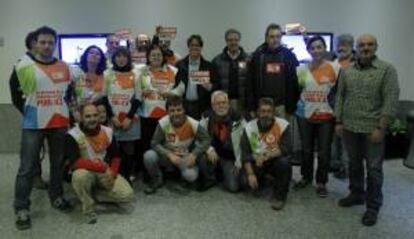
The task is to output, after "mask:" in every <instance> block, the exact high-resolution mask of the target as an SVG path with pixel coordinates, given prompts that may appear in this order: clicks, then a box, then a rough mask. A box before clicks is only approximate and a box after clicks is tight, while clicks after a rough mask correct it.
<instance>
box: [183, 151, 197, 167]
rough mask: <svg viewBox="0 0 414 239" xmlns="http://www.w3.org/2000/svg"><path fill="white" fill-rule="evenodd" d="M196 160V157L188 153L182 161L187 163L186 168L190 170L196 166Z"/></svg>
mask: <svg viewBox="0 0 414 239" xmlns="http://www.w3.org/2000/svg"><path fill="white" fill-rule="evenodd" d="M196 158H197V157H196V156H195V155H194V154H193V153H190V154H188V155H187V156H186V157H185V159H184V160H185V162H186V163H187V166H188V167H190V168H191V167H193V166H194V165H195V164H196Z"/></svg>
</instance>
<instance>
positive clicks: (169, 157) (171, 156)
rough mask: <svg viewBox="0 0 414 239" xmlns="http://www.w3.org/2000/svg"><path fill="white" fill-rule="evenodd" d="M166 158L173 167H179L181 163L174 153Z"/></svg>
mask: <svg viewBox="0 0 414 239" xmlns="http://www.w3.org/2000/svg"><path fill="white" fill-rule="evenodd" d="M167 157H168V159H169V160H170V161H171V163H172V164H174V165H175V166H178V165H180V163H181V157H180V156H178V155H176V154H175V153H169V154H168V156H167Z"/></svg>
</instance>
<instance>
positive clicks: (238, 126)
mask: <svg viewBox="0 0 414 239" xmlns="http://www.w3.org/2000/svg"><path fill="white" fill-rule="evenodd" d="M211 107H212V111H211V112H209V114H208V115H207V117H205V118H203V119H202V120H201V122H200V124H201V125H202V126H203V127H204V128H205V129H206V130H207V132H208V133H209V135H210V137H211V138H212V141H211V146H210V148H209V149H208V150H207V161H204V163H206V165H204V167H201V171H205V172H203V173H204V174H205V175H206V176H207V178H208V179H209V180H211V181H215V166H216V165H218V166H220V169H221V171H222V173H223V181H224V187H225V188H226V189H227V190H228V191H230V192H237V191H239V188H240V169H241V148H240V139H241V136H242V134H243V131H244V128H245V126H246V121H245V120H244V119H243V118H242V117H241V116H240V114H239V113H238V112H235V111H234V110H233V109H231V108H230V102H229V96H228V95H227V93H226V92H224V91H221V90H218V91H215V92H214V93H213V94H212V95H211ZM207 185H208V184H207Z"/></svg>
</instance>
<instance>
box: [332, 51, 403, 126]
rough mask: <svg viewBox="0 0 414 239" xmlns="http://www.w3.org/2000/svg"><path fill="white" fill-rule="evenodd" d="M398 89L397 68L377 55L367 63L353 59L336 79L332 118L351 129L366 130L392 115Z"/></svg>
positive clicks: (396, 101) (394, 111) (395, 105)
mask: <svg viewBox="0 0 414 239" xmlns="http://www.w3.org/2000/svg"><path fill="white" fill-rule="evenodd" d="M399 92H400V90H399V86H398V76H397V71H396V70H395V68H394V67H393V66H392V65H391V64H389V63H387V62H385V61H382V60H380V59H378V58H375V59H374V60H373V61H372V62H371V64H370V65H369V66H361V65H360V64H358V62H355V65H353V66H350V67H349V68H347V69H345V70H344V71H343V72H342V73H341V74H340V76H339V79H338V91H337V94H336V104H335V115H336V118H337V119H336V121H337V122H342V123H343V125H344V128H345V129H347V130H350V131H352V132H356V133H370V132H372V131H373V130H374V129H375V128H376V127H378V126H379V121H380V119H381V118H382V117H385V118H388V117H393V116H394V115H395V113H396V111H397V104H398V97H399Z"/></svg>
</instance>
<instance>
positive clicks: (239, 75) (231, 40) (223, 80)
mask: <svg viewBox="0 0 414 239" xmlns="http://www.w3.org/2000/svg"><path fill="white" fill-rule="evenodd" d="M224 39H225V41H226V47H224V49H223V51H222V52H221V53H220V54H218V55H217V56H216V57H215V58H214V59H213V61H212V62H213V64H214V65H215V66H216V68H217V72H218V81H219V82H220V85H221V87H220V88H221V90H223V91H225V92H227V94H228V96H229V98H230V105H231V107H232V108H233V109H235V110H236V111H239V112H243V113H244V110H245V108H246V103H247V99H246V94H247V85H246V84H247V76H248V68H247V65H248V62H249V56H248V54H247V53H246V52H245V51H244V49H243V48H242V47H241V46H240V39H241V33H240V32H239V31H238V30H236V29H233V28H231V29H228V30H227V31H226V32H225V34H224Z"/></svg>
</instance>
